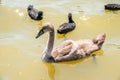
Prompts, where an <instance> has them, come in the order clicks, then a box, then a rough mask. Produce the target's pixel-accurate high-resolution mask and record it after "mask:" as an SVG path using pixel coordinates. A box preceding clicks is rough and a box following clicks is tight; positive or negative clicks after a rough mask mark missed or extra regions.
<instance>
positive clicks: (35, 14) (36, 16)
mask: <svg viewBox="0 0 120 80" xmlns="http://www.w3.org/2000/svg"><path fill="white" fill-rule="evenodd" d="M27 12H28V15H29V17H30V18H31V19H33V20H42V19H43V12H42V11H38V10H37V9H35V8H34V7H33V5H29V6H28V8H27Z"/></svg>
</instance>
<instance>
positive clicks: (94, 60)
mask: <svg viewBox="0 0 120 80" xmlns="http://www.w3.org/2000/svg"><path fill="white" fill-rule="evenodd" d="M0 2H1V5H0V80H79V79H81V80H119V79H120V62H119V61H120V41H119V40H120V35H119V34H120V31H119V30H120V27H119V26H120V18H119V17H120V11H114V12H113V11H105V10H104V4H106V3H120V0H109V1H107V0H89V1H86V0H74V1H73V0H69V1H66V0H60V1H59V0H53V1H50V0H43V1H39V0H25V1H24V2H23V1H22V0H11V1H9V0H1V1H0ZM11 4H12V5H11ZM29 4H33V5H35V8H37V9H39V10H42V11H44V19H43V20H42V21H34V20H31V19H30V18H29V16H28V15H27V11H26V8H27V6H28V5H29ZM73 4H74V5H73ZM68 12H72V13H73V19H74V20H75V22H76V26H77V27H76V29H75V30H74V31H72V32H70V33H68V34H66V37H67V38H68V39H73V40H79V39H83V38H90V39H91V38H94V37H95V36H96V35H98V34H99V33H103V32H104V33H106V34H107V38H106V41H105V44H104V45H103V47H102V50H99V51H96V52H94V54H96V56H95V57H92V56H90V57H87V58H85V59H81V60H76V61H70V62H62V63H45V62H42V60H41V54H42V52H43V51H44V49H45V46H46V42H47V39H48V34H47V33H46V34H45V35H44V36H42V37H41V38H39V39H37V40H36V39H35V36H36V34H37V33H38V31H39V29H40V28H41V26H42V25H43V23H45V22H51V23H52V24H53V25H54V27H55V29H57V28H58V26H59V25H60V24H62V23H64V22H67V14H68ZM63 40H64V37H63V35H59V34H56V35H55V45H54V46H57V45H59V44H60V43H61V42H62V41H63Z"/></svg>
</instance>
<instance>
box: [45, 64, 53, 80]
mask: <svg viewBox="0 0 120 80" xmlns="http://www.w3.org/2000/svg"><path fill="white" fill-rule="evenodd" d="M43 63H44V64H45V66H46V67H47V69H48V75H49V78H50V80H55V66H54V65H53V64H52V63H46V62H43Z"/></svg>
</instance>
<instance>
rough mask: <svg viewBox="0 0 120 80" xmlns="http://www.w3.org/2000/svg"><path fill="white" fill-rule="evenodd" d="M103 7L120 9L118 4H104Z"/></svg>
mask: <svg viewBox="0 0 120 80" xmlns="http://www.w3.org/2000/svg"><path fill="white" fill-rule="evenodd" d="M104 7H105V9H106V10H120V4H106V5H105V6H104Z"/></svg>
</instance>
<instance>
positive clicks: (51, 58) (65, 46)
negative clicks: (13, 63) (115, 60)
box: [36, 23, 106, 62]
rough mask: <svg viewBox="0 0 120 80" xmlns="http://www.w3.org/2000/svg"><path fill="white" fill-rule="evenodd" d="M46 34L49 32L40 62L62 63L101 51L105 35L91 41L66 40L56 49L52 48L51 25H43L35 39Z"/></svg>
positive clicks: (52, 27)
mask: <svg viewBox="0 0 120 80" xmlns="http://www.w3.org/2000/svg"><path fill="white" fill-rule="evenodd" d="M46 32H49V40H48V43H47V47H46V49H45V51H44V52H43V54H42V60H43V61H45V62H63V61H72V60H77V59H81V58H85V57H87V56H89V55H90V54H91V53H92V52H94V51H97V50H99V49H101V47H102V45H103V43H104V41H105V37H106V34H105V33H102V34H100V35H98V36H97V37H96V38H93V39H92V40H91V39H85V40H78V41H73V40H66V41H64V42H62V43H61V44H60V45H59V46H58V47H56V48H53V46H54V35H55V34H54V26H53V25H52V24H51V23H45V24H44V25H43V26H42V28H41V30H40V31H39V33H38V34H37V36H36V38H38V37H40V36H41V35H43V34H44V33H46Z"/></svg>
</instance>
